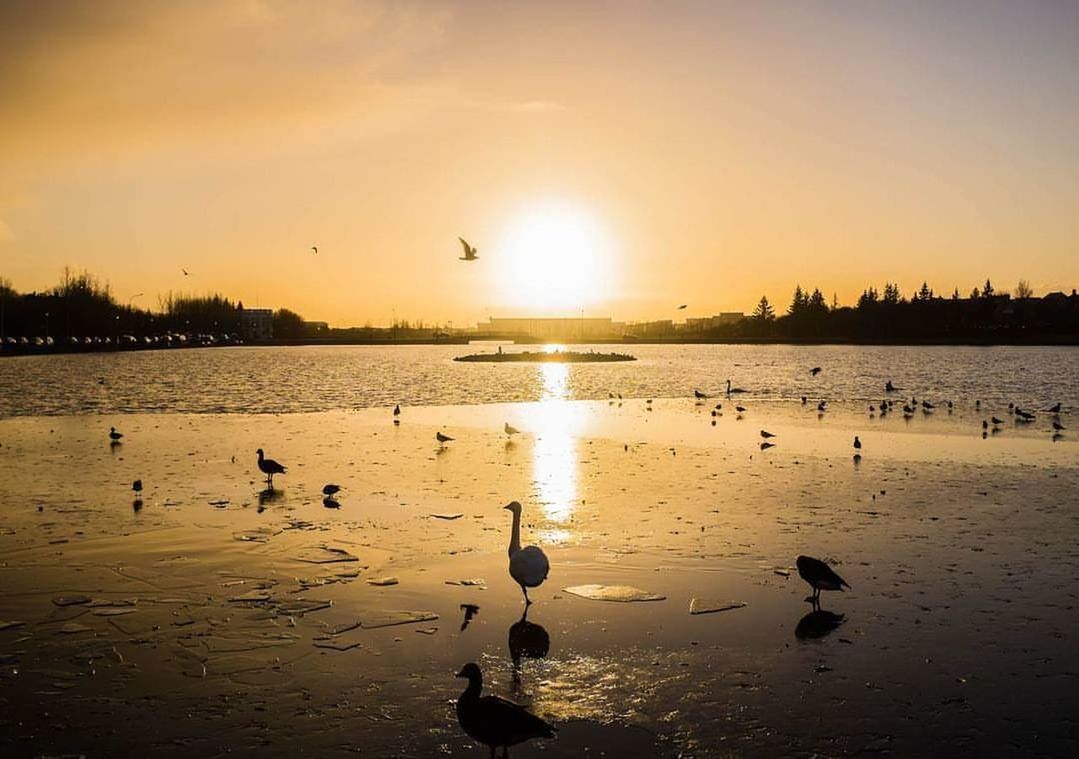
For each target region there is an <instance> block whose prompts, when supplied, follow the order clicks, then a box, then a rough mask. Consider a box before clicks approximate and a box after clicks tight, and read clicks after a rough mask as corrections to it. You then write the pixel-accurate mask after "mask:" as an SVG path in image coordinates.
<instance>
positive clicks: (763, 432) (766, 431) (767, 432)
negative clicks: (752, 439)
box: [761, 430, 775, 440]
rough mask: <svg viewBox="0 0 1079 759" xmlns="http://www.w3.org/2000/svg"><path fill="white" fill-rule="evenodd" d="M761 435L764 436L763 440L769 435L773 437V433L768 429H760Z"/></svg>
mask: <svg viewBox="0 0 1079 759" xmlns="http://www.w3.org/2000/svg"><path fill="white" fill-rule="evenodd" d="M761 437H762V438H764V439H765V440H767V439H768V438H770V437H775V435H773V434H772V433H771V432H769V431H768V430H761Z"/></svg>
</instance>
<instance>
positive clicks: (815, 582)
mask: <svg viewBox="0 0 1079 759" xmlns="http://www.w3.org/2000/svg"><path fill="white" fill-rule="evenodd" d="M795 564H796V566H797V567H798V574H799V576H801V578H802V579H803V580H805V581H806V582H808V583H809V586H810V587H811V588H813V605H814V606H820V592H821V591H822V590H840V591H841V590H843V586H846V587H848V588H849V587H850V584H849V583H848V582H847V581H846V580H844V579H843V578H842V577H840V576H839V575H837V574H836V573H835V571H834V570H833V569H832V568H831V567H830V566H828V565H827V564H825V563H824V562H823V561H821V560H820V559H813V558H810V557H809V556H799V557H798V560H797V561H796V562H795Z"/></svg>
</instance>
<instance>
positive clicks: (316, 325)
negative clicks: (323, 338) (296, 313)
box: [303, 322, 330, 333]
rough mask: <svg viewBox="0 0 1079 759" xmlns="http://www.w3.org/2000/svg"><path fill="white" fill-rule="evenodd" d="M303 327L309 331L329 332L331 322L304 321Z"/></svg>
mask: <svg viewBox="0 0 1079 759" xmlns="http://www.w3.org/2000/svg"><path fill="white" fill-rule="evenodd" d="M303 328H304V329H305V330H306V331H307V332H309V333H319V332H329V331H330V323H329V322H304V323H303Z"/></svg>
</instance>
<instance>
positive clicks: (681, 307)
mask: <svg viewBox="0 0 1079 759" xmlns="http://www.w3.org/2000/svg"><path fill="white" fill-rule="evenodd" d="M688 307H689V304H688V303H683V304H682V305H681V306H679V307H678V310H679V311H685V310H686V308H688Z"/></svg>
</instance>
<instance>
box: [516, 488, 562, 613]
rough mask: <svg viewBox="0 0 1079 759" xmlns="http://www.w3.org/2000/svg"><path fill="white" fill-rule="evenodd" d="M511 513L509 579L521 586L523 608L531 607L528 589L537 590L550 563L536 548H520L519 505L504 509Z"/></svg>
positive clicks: (545, 577)
mask: <svg viewBox="0 0 1079 759" xmlns="http://www.w3.org/2000/svg"><path fill="white" fill-rule="evenodd" d="M504 508H505V509H507V510H508V511H510V512H512V513H513V532H512V533H511V534H510V547H509V557H510V577H512V578H513V579H514V580H516V581H517V584H518V585H520V586H521V592H522V593H524V596H525V606H526V607H528V606H531V605H532V601H531V600H529V598H528V589H529V588H538V587H539V586H540V585H542V584H543V581H544V580H546V579H547V575H548V574H549V573H550V571H551V563H550V562H549V561H547V554H545V553H544V552H543V549H542V548H539V547H538V546H525V547H524V548H521V504H520V502H519V501H513V502H511V503H509V504H507V505H506V506H505V507H504Z"/></svg>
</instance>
